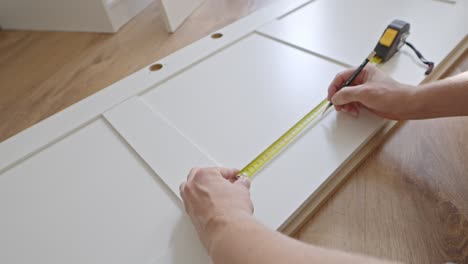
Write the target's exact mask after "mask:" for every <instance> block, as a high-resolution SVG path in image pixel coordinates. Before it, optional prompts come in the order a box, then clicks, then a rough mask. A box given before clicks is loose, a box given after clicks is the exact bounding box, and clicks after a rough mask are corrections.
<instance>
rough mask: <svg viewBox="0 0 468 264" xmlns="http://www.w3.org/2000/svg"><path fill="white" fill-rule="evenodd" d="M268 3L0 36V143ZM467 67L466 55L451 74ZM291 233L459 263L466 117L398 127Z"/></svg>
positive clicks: (222, 4)
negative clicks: (99, 27) (176, 22)
mask: <svg viewBox="0 0 468 264" xmlns="http://www.w3.org/2000/svg"><path fill="white" fill-rule="evenodd" d="M273 1H274V0H207V1H206V3H205V4H203V5H202V7H201V8H199V9H198V10H197V12H196V13H195V14H194V15H193V16H192V17H191V18H190V19H189V21H188V23H186V24H185V25H184V26H183V27H182V28H181V29H180V30H179V31H177V32H176V33H175V34H172V35H169V34H167V33H166V32H165V30H164V26H163V22H162V17H161V13H160V11H159V10H160V6H159V4H157V3H155V4H152V5H151V6H150V7H149V8H147V9H146V10H145V11H144V12H143V13H142V14H141V15H139V16H138V17H136V18H135V19H133V20H132V21H131V22H130V23H129V24H127V25H126V26H125V27H124V28H123V29H122V30H121V31H120V32H119V33H118V34H115V35H107V34H92V33H61V32H52V33H46V32H8V31H3V32H0V121H1V122H0V141H3V140H5V139H6V138H8V137H10V136H12V135H14V134H16V133H18V132H20V131H21V130H23V129H25V128H27V127H29V126H31V125H33V124H35V123H37V122H39V121H41V120H43V119H45V118H47V117H48V116H50V115H52V114H54V113H56V112H58V111H60V110H62V109H64V108H66V107H67V106H69V105H71V104H73V103H75V102H77V101H79V100H81V99H83V98H84V97H87V96H89V95H91V94H93V93H95V92H97V91H99V90H100V89H102V88H104V87H106V86H108V85H109V84H111V83H113V82H115V81H117V80H119V79H121V78H123V77H125V76H127V75H129V74H131V73H132V72H135V71H136V70H138V69H140V68H142V67H144V66H146V65H148V64H150V63H152V62H153V61H156V60H158V59H161V58H162V57H164V56H166V55H168V54H170V53H171V52H173V51H175V50H178V49H180V48H182V47H184V46H186V45H188V44H190V43H192V42H193V41H195V40H197V39H199V38H201V37H203V36H205V35H207V34H209V33H211V32H213V31H215V30H216V29H219V28H221V27H223V26H225V25H227V24H229V23H231V22H233V21H235V20H236V19H238V18H240V17H242V16H244V15H246V14H248V13H250V12H252V11H253V10H256V9H258V8H260V7H262V6H264V5H266V4H268V3H270V2H273ZM466 70H468V51H467V52H465V54H464V55H463V56H462V59H461V60H460V61H459V62H457V63H456V65H455V67H453V68H452V69H451V71H450V72H451V74H455V73H457V72H460V71H466ZM467 100H468V99H467ZM298 238H299V239H301V240H303V241H306V242H309V243H314V244H317V245H323V246H327V247H333V248H338V249H343V250H348V251H354V252H360V253H364V254H369V255H373V256H378V257H384V258H389V259H393V260H400V261H404V262H409V263H443V262H448V261H452V262H456V263H468V117H460V118H444V119H436V120H424V121H409V122H406V123H405V124H403V125H401V127H400V128H399V129H398V130H397V131H396V132H395V133H393V134H392V135H391V136H390V137H389V139H388V140H387V141H386V142H385V143H384V144H383V145H382V146H381V147H380V148H379V149H378V150H377V151H376V152H375V153H374V154H373V155H371V157H370V158H368V159H367V160H366V161H365V162H364V164H363V165H361V166H360V167H359V168H358V169H357V170H356V172H355V173H353V175H351V177H349V180H348V181H347V182H345V183H344V184H343V186H342V187H341V188H340V189H339V190H338V192H337V193H336V194H335V195H334V196H333V197H332V198H331V199H330V200H329V201H328V202H327V203H326V204H325V205H324V206H323V207H322V208H321V210H320V211H319V213H318V214H316V215H315V216H314V217H312V218H311V220H310V221H309V222H308V224H307V225H306V226H305V227H304V228H303V229H302V230H301V231H300V232H299V234H298Z"/></svg>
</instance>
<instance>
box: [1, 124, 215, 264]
mask: <svg viewBox="0 0 468 264" xmlns="http://www.w3.org/2000/svg"><path fill="white" fill-rule="evenodd" d="M0 209H1V212H2V217H0V230H1V231H0V233H1V234H2V235H1V236H0V263H8V264H17V263H37V264H53V263H57V264H59V263H60V264H62V263H70V264H72V263H77V264H82V263H116V264H117V263H122V264H124V263H125V264H127V263H145V264H146V263H155V262H154V260H156V259H158V258H161V256H164V255H165V256H169V257H170V256H172V260H171V261H170V262H156V263H164V264H165V263H180V264H182V263H206V258H207V257H206V255H205V254H204V252H203V250H202V247H201V245H200V243H199V242H198V238H197V237H196V235H195V231H194V230H193V229H192V226H191V224H190V222H189V220H188V218H187V217H186V216H185V215H184V214H183V210H182V209H181V204H180V201H179V200H178V199H177V198H176V196H174V195H173V194H172V193H171V192H170V191H168V190H167V189H166V188H165V186H164V184H163V183H162V182H161V180H160V179H159V177H157V175H155V174H154V173H153V172H152V171H151V169H150V168H149V167H148V166H147V165H146V164H145V163H144V162H143V161H142V160H141V159H140V158H139V157H138V156H137V155H136V153H135V152H133V151H132V150H131V148H129V147H128V145H127V144H126V143H125V142H124V141H123V140H122V138H121V137H120V136H118V134H117V133H116V132H115V131H114V130H113V129H112V127H111V126H110V125H109V124H107V122H106V121H104V120H103V119H98V120H96V121H93V122H92V123H90V124H89V125H87V126H85V127H83V128H82V129H80V130H78V131H76V132H75V133H72V134H71V135H69V136H68V137H66V138H64V139H62V140H61V141H59V142H58V143H56V144H54V145H53V146H51V147H49V148H47V149H46V150H44V151H42V152H41V153H40V154H38V155H35V156H34V157H31V158H30V159H28V160H26V161H24V162H23V163H22V164H21V166H17V167H15V168H13V169H11V170H9V171H7V172H5V173H3V174H2V175H1V176H0ZM176 252H177V253H178V254H176ZM180 252H184V254H181V253H180ZM192 260H193V261H192ZM204 260H205V261H204Z"/></svg>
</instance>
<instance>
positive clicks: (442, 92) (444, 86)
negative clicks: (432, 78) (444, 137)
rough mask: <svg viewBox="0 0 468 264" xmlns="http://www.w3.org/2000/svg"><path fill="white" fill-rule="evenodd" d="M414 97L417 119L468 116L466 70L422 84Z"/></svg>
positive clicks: (467, 76)
mask: <svg viewBox="0 0 468 264" xmlns="http://www.w3.org/2000/svg"><path fill="white" fill-rule="evenodd" d="M415 98H416V100H417V102H416V108H417V109H416V112H417V113H418V115H417V117H416V118H417V119H423V118H436V117H447V116H468V72H464V73H462V74H459V75H457V76H454V77H451V78H447V79H444V80H441V81H437V82H433V83H428V84H423V85H421V86H420V87H419V89H418V91H417V92H416V96H415Z"/></svg>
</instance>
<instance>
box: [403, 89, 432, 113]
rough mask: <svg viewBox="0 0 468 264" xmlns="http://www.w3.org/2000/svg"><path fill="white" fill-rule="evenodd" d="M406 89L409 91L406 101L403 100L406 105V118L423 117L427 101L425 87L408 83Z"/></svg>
mask: <svg viewBox="0 0 468 264" xmlns="http://www.w3.org/2000/svg"><path fill="white" fill-rule="evenodd" d="M406 90H407V91H408V92H409V95H408V101H406V102H404V103H405V104H406V105H407V107H408V111H407V118H406V119H421V118H424V116H425V111H426V101H427V95H426V87H424V86H411V85H408V87H406Z"/></svg>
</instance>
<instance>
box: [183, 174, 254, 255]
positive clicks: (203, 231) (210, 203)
mask: <svg viewBox="0 0 468 264" xmlns="http://www.w3.org/2000/svg"><path fill="white" fill-rule="evenodd" d="M238 173H239V171H238V170H236V169H227V168H194V169H192V170H191V171H190V173H189V175H188V176H187V181H186V182H184V183H182V184H181V185H180V194H181V196H182V199H183V201H184V206H185V210H186V211H187V213H188V215H189V216H190V218H191V220H192V222H193V225H194V226H195V229H196V230H197V232H198V235H199V237H200V240H201V241H202V243H203V245H204V246H205V248H206V249H207V250H208V251H209V250H210V244H211V239H212V235H213V233H214V232H216V229H217V228H219V226H218V225H219V223H220V222H222V221H223V220H225V219H229V218H237V217H238V216H242V215H246V214H247V215H249V216H250V215H252V213H253V204H252V201H251V200H250V192H249V188H250V180H249V179H248V178H247V177H240V178H239V179H237V178H236V175H237V174H238ZM218 220H220V221H218Z"/></svg>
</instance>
